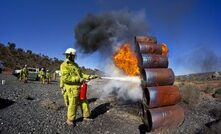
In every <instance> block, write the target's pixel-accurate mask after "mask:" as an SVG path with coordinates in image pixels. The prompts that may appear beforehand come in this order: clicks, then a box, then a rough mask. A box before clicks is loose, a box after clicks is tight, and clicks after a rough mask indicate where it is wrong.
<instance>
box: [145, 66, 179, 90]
mask: <svg viewBox="0 0 221 134" xmlns="http://www.w3.org/2000/svg"><path fill="white" fill-rule="evenodd" d="M144 72H145V77H144V80H145V82H146V83H145V86H146V87H153V86H166V85H173V83H174V80H175V76H174V73H173V71H172V69H167V68H160V69H158V68H156V69H155V68H154V69H150V68H145V69H144Z"/></svg>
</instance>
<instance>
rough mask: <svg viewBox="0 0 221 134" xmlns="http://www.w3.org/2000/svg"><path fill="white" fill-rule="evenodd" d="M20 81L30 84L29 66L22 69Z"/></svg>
mask: <svg viewBox="0 0 221 134" xmlns="http://www.w3.org/2000/svg"><path fill="white" fill-rule="evenodd" d="M19 79H20V80H21V81H23V82H24V83H27V82H28V68H27V65H25V67H24V68H22V69H21V72H20V78H19Z"/></svg>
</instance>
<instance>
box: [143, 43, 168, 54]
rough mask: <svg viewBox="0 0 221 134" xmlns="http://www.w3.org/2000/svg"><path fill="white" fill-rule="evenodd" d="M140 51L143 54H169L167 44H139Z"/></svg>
mask: <svg viewBox="0 0 221 134" xmlns="http://www.w3.org/2000/svg"><path fill="white" fill-rule="evenodd" d="M139 49H140V53H142V54H160V55H167V52H168V48H167V46H166V45H165V44H159V45H155V44H154V45H148V44H139Z"/></svg>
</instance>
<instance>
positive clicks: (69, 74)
mask: <svg viewBox="0 0 221 134" xmlns="http://www.w3.org/2000/svg"><path fill="white" fill-rule="evenodd" d="M65 55H66V60H65V61H64V62H63V63H62V64H61V66H60V71H61V78H60V88H61V89H62V93H63V96H64V101H65V105H66V106H67V110H68V111H67V121H66V123H67V124H68V125H69V126H74V125H75V122H74V120H75V118H76V111H77V107H78V105H80V106H81V109H82V114H83V117H84V120H86V121H88V120H92V119H90V118H89V116H90V108H89V105H88V102H87V100H84V101H80V100H79V92H80V86H81V84H82V82H83V80H85V79H88V80H89V79H93V78H95V77H94V76H90V75H86V74H84V73H82V72H81V69H80V68H79V66H78V65H77V64H76V63H75V61H74V59H75V56H76V50H75V49H73V48H68V49H67V50H66V51H65Z"/></svg>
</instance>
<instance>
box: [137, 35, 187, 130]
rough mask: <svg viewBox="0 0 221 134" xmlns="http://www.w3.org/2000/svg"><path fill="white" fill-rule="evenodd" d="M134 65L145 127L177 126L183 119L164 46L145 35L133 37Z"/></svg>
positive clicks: (177, 90) (151, 128)
mask: <svg viewBox="0 0 221 134" xmlns="http://www.w3.org/2000/svg"><path fill="white" fill-rule="evenodd" d="M135 42H136V44H137V50H136V52H137V57H138V61H139V62H138V64H139V68H140V72H141V77H142V79H143V81H144V83H145V84H143V100H142V104H141V105H142V120H143V122H144V124H145V125H146V126H147V128H148V129H149V130H153V129H157V128H162V127H177V126H179V125H180V124H182V122H183V120H184V111H183V109H182V107H180V106H178V105H176V104H177V103H178V102H180V100H181V95H180V92H179V89H178V87H176V86H174V85H173V83H174V80H175V76H174V73H173V71H172V69H168V63H169V62H168V57H167V53H168V48H167V46H166V45H165V44H163V43H162V44H157V40H156V39H155V38H152V37H148V36H137V37H135Z"/></svg>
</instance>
